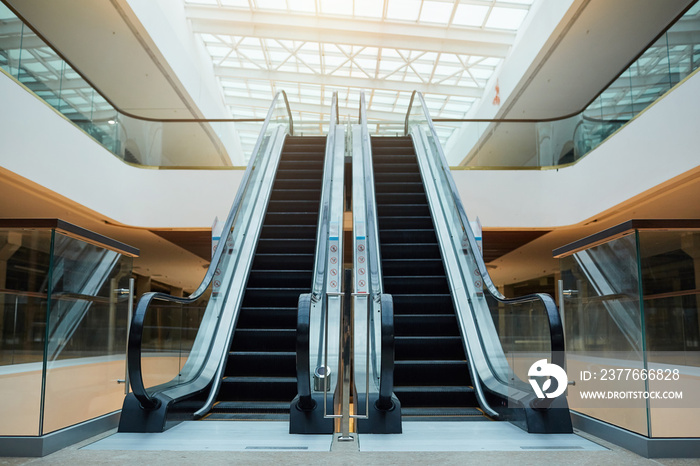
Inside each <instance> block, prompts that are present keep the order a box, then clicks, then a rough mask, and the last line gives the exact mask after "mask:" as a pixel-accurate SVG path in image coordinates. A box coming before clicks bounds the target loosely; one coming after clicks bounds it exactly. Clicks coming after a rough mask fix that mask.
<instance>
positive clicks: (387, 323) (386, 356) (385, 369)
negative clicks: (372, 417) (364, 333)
mask: <svg viewBox="0 0 700 466" xmlns="http://www.w3.org/2000/svg"><path fill="white" fill-rule="evenodd" d="M380 299H381V306H382V313H381V314H382V315H381V317H382V322H381V325H382V332H381V334H382V359H381V369H380V374H381V380H380V381H379V399H378V400H377V409H383V410H387V411H388V410H390V409H392V408H393V407H394V402H393V401H391V397H392V395H393V394H394V300H393V298H392V297H391V295H390V294H387V293H382V294H381V298H380Z"/></svg>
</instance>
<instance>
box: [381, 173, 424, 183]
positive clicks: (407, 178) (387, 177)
mask: <svg viewBox="0 0 700 466" xmlns="http://www.w3.org/2000/svg"><path fill="white" fill-rule="evenodd" d="M374 180H375V182H379V183H422V181H423V180H422V178H421V176H420V173H419V172H412V173H393V172H385V173H375V174H374Z"/></svg>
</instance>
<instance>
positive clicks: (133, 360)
mask: <svg viewBox="0 0 700 466" xmlns="http://www.w3.org/2000/svg"><path fill="white" fill-rule="evenodd" d="M280 95H281V96H282V98H283V99H284V102H285V105H286V106H287V109H289V103H288V101H287V96H286V93H285V92H284V91H280V92H278V93H277V95H275V98H274V99H273V100H272V104H271V105H270V109H269V110H268V112H267V116H266V118H265V123H264V124H263V127H262V129H261V130H260V136H259V137H258V140H257V142H256V143H255V148H254V149H253V152H252V154H253V155H252V156H251V158H250V161H249V162H248V167H247V168H246V171H245V173H244V174H243V179H242V180H241V184H240V185H239V187H238V191H237V192H236V197H235V199H234V201H233V205H232V206H231V210H230V211H229V214H228V217H227V218H226V222H225V223H224V227H223V229H222V232H224V233H225V235H224V236H222V239H221V246H220V247H217V248H216V251H215V252H214V256H213V257H212V260H211V262H210V263H209V268H208V269H207V272H206V274H205V275H204V278H203V279H202V282H201V283H200V285H199V287H198V288H197V289H196V290H195V291H194V292H193V293H192V294H190V295H189V296H187V297H179V296H171V295H169V294H166V293H158V292H150V293H145V294H144V295H142V296H141V298H140V299H139V302H138V304H137V306H136V310H135V312H134V316H133V318H132V321H131V327H130V329H129V341H128V345H127V364H128V371H129V379H130V381H131V387H132V391H133V394H134V396H135V397H136V399H137V400H138V401H139V403H140V404H141V406H142V407H143V408H144V409H147V410H150V409H156V408H158V407H159V406H160V401H159V400H158V399H157V398H154V397H152V396H150V395H149V394H148V393H147V391H146V388H145V387H144V384H143V373H142V370H141V369H142V368H141V344H142V340H143V325H144V320H145V318H146V313H147V312H148V308H149V306H150V304H151V302H152V301H153V300H154V299H158V300H161V301H167V302H172V303H179V304H192V303H194V302H196V301H197V300H198V299H200V298H201V297H202V296H203V295H204V293H205V292H206V290H207V289H208V288H209V285H211V282H212V280H213V278H214V274H215V273H216V269H217V267H218V265H219V262H220V260H221V256H222V254H223V251H224V249H226V248H224V247H223V245H224V244H225V241H226V237H227V236H228V235H229V234H230V232H231V229H232V227H233V223H234V221H235V219H236V217H237V216H238V213H239V210H240V209H239V207H240V204H241V202H242V200H243V195H244V193H245V192H246V191H247V189H248V185H249V183H250V176H251V174H252V172H253V166H254V165H255V160H256V155H257V153H258V152H259V150H260V147H261V146H262V142H263V139H264V138H265V132H266V130H267V127H268V126H269V123H270V120H271V119H272V115H273V113H274V111H275V107H276V105H277V99H278V98H279V97H280ZM289 115H290V128H291V113H289ZM217 329H218V323H217Z"/></svg>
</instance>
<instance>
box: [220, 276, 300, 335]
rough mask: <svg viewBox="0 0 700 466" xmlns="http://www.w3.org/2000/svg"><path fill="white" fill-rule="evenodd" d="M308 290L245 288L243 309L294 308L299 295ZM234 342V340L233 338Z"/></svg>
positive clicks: (297, 302)
mask: <svg viewBox="0 0 700 466" xmlns="http://www.w3.org/2000/svg"><path fill="white" fill-rule="evenodd" d="M310 291H311V284H309V287H308V288H303V289H302V288H246V291H245V295H244V297H243V306H244V307H262V308H268V307H270V306H275V307H296V306H298V305H299V295H300V294H302V293H309V292H310ZM234 340H235V338H234Z"/></svg>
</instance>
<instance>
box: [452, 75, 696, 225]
mask: <svg viewBox="0 0 700 466" xmlns="http://www.w3.org/2000/svg"><path fill="white" fill-rule="evenodd" d="M698 121H700V74H695V75H694V76H692V77H691V78H690V79H688V80H687V81H686V82H685V83H683V84H682V85H681V86H680V87H679V88H678V89H676V90H674V91H673V92H671V93H670V94H668V95H667V96H666V97H665V98H663V99H662V100H660V101H658V102H657V103H656V104H655V105H653V106H652V107H650V108H648V109H647V110H646V111H645V112H644V113H642V114H641V115H640V116H639V117H637V119H635V120H634V121H632V122H631V123H630V124H629V125H627V126H626V127H624V128H623V129H622V130H620V132H619V133H617V134H616V135H614V136H612V137H611V138H610V139H609V140H607V141H605V142H604V143H603V144H602V145H601V146H600V147H598V148H597V149H595V150H594V151H593V152H591V153H590V154H588V155H587V156H586V157H584V158H583V159H581V160H580V161H579V162H578V163H577V164H575V165H573V166H570V167H566V168H562V169H559V170H544V171H540V170H533V171H530V170H453V171H452V174H453V176H454V178H455V182H456V183H457V186H458V189H459V193H460V196H461V197H462V201H463V202H464V205H465V209H466V211H467V214H468V215H469V216H470V218H476V217H477V216H478V217H479V218H480V219H481V223H482V224H483V225H484V227H485V228H500V227H503V228H549V227H554V226H564V225H572V224H577V223H580V222H583V221H584V220H587V219H589V218H591V217H593V216H595V215H597V214H599V213H601V212H603V211H605V210H608V209H610V208H612V207H614V206H616V205H617V204H619V203H621V202H624V201H626V200H628V199H629V198H631V197H633V196H636V195H639V194H641V193H643V192H645V191H647V190H649V189H652V188H654V187H655V186H657V185H659V184H661V183H663V182H665V181H668V180H670V179H672V178H674V177H676V176H679V175H682V174H683V173H685V172H686V171H688V170H690V169H692V168H695V167H697V166H700V150H699V149H698V142H697V138H698ZM689 202H697V200H689Z"/></svg>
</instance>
